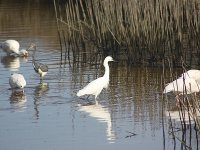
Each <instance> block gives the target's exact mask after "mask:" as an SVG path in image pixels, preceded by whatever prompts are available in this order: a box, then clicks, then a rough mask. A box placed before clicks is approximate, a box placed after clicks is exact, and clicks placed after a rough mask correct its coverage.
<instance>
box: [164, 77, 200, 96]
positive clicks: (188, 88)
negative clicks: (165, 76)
mask: <svg viewBox="0 0 200 150" xmlns="http://www.w3.org/2000/svg"><path fill="white" fill-rule="evenodd" d="M199 91H200V85H199V84H198V82H197V81H196V80H194V79H193V78H185V79H184V78H182V77H180V78H178V79H176V80H174V81H173V82H171V83H168V84H167V86H166V87H165V89H164V91H163V93H164V94H166V93H168V92H175V93H179V94H192V93H197V92H199Z"/></svg>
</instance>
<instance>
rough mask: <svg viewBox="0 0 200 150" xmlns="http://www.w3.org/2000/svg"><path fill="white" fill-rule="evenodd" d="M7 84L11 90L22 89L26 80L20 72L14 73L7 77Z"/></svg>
mask: <svg viewBox="0 0 200 150" xmlns="http://www.w3.org/2000/svg"><path fill="white" fill-rule="evenodd" d="M9 84H10V87H11V88H12V89H13V90H16V89H23V88H24V87H25V86H26V80H25V79H24V76H23V75H22V74H18V73H14V74H12V75H11V76H10V78H9Z"/></svg>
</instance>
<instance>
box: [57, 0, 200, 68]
mask: <svg viewBox="0 0 200 150" xmlns="http://www.w3.org/2000/svg"><path fill="white" fill-rule="evenodd" d="M54 5H55V8H56V9H55V12H56V14H57V16H56V17H57V21H58V26H59V31H60V32H61V31H64V34H65V35H66V37H67V38H66V39H65V40H66V41H67V43H68V42H69V41H68V40H70V41H71V42H72V43H71V44H78V45H79V44H80V43H84V44H85V45H87V44H89V45H91V44H92V45H94V46H95V47H96V50H94V51H90V50H89V51H88V49H87V52H88V53H89V52H93V53H95V52H101V53H103V54H105V55H106V54H113V55H116V56H117V57H119V58H125V59H126V60H128V61H129V62H131V63H138V62H139V63H154V62H156V63H159V64H162V59H167V58H169V59H170V61H171V62H172V63H174V64H176V65H178V64H180V58H181V57H184V58H185V60H187V61H190V59H191V58H190V56H191V55H193V54H194V53H195V54H198V55H199V52H198V51H197V50H198V48H199V42H198V40H196V39H198V37H199V24H200V23H199V20H200V15H199V11H198V10H199V2H198V0H167V1H166V0H154V1H150V0H125V1H124V0H107V1H102V0H88V1H85V0H66V1H64V2H63V1H62V2H61V1H59V0H55V3H54Z"/></svg>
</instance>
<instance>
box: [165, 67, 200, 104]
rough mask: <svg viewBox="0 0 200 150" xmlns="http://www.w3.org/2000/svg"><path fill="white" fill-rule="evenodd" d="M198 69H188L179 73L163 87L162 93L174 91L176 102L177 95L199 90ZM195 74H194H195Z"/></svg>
mask: <svg viewBox="0 0 200 150" xmlns="http://www.w3.org/2000/svg"><path fill="white" fill-rule="evenodd" d="M198 73H200V72H198V70H189V71H187V72H185V73H183V74H182V75H181V77H179V78H178V79H176V80H174V81H172V82H170V83H168V84H167V86H166V87H165V89H164V91H163V93H164V94H166V93H169V92H175V93H177V94H178V95H177V96H176V100H177V104H178V102H179V99H178V96H179V95H185V94H193V93H194V94H196V93H197V92H200V82H198V81H199V77H198ZM195 74H196V76H195Z"/></svg>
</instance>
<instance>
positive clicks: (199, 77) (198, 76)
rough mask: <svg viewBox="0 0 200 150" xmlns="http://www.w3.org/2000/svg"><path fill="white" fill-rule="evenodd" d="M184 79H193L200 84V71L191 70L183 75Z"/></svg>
mask: <svg viewBox="0 0 200 150" xmlns="http://www.w3.org/2000/svg"><path fill="white" fill-rule="evenodd" d="M181 77H182V78H192V79H194V80H196V81H197V82H198V83H199V84H200V70H195V69H191V70H188V71H187V72H185V73H183V74H182V75H181Z"/></svg>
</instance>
